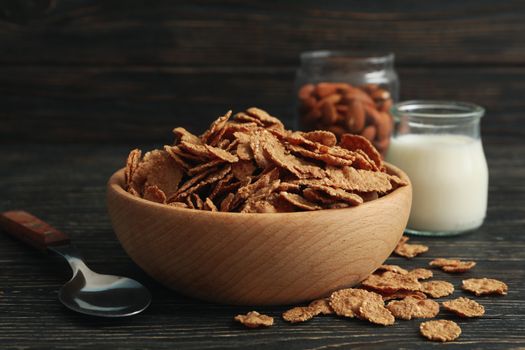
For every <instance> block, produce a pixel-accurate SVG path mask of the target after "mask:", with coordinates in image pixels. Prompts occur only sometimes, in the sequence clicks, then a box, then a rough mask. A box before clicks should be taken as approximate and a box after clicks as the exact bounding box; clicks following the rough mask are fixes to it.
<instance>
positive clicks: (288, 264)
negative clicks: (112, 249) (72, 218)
mask: <svg viewBox="0 0 525 350" xmlns="http://www.w3.org/2000/svg"><path fill="white" fill-rule="evenodd" d="M389 170H391V171H392V173H393V174H395V175H397V176H399V177H401V178H402V179H404V180H405V181H409V180H408V177H407V175H406V174H405V173H403V172H401V171H400V170H399V169H397V168H395V167H389ZM123 184H124V170H123V169H121V170H120V171H118V172H116V173H115V174H114V175H113V176H112V177H111V179H110V180H109V182H108V190H107V191H108V201H107V205H108V211H109V216H110V219H111V222H112V225H113V228H114V230H115V233H116V235H117V237H118V239H119V241H120V242H121V244H122V246H123V247H124V250H125V251H126V252H127V253H128V255H129V256H130V257H131V258H132V259H133V261H135V262H136V263H137V264H138V265H139V266H140V267H141V268H142V269H143V270H144V271H146V272H147V273H148V274H149V275H150V276H152V277H153V278H155V279H156V280H157V281H159V282H161V283H163V284H164V285H166V286H168V287H170V288H173V289H174V290H176V291H179V292H181V293H183V294H185V295H188V296H190V297H195V298H199V299H204V300H208V301H213V302H221V303H225V304H234V305H254V306H257V305H283V304H292V303H301V302H307V301H311V300H314V299H319V298H322V297H326V296H328V295H330V293H331V292H333V291H334V290H337V289H341V288H343V287H351V286H354V285H355V284H357V283H358V282H360V281H361V280H363V279H364V278H365V277H366V276H368V275H369V274H370V273H372V272H373V271H374V270H376V269H377V268H378V267H379V265H381V264H382V263H383V262H384V261H385V260H386V258H387V257H388V256H389V255H390V253H391V252H392V251H393V250H394V248H395V246H396V244H397V242H398V241H399V239H400V238H401V235H402V234H403V230H404V228H405V226H406V223H407V221H408V215H409V214H410V204H411V202H412V186H411V185H410V184H409V185H408V186H403V187H400V188H398V189H396V190H395V191H393V192H391V193H389V194H388V195H386V196H384V197H382V198H380V199H377V200H374V201H370V202H367V203H364V204H361V205H358V206H355V207H351V208H345V209H339V210H318V211H312V212H297V213H273V214H260V213H256V214H253V213H250V214H239V213H222V212H208V211H202V210H190V209H182V208H175V207H170V206H167V205H162V204H158V203H154V202H150V201H147V200H144V199H141V198H137V197H134V196H132V195H131V194H129V193H127V192H126V191H125V190H124V189H123V188H122V186H123ZM379 215H380V216H381V217H382V218H383V220H380V221H377V220H375V218H376V217H378V216H379Z"/></svg>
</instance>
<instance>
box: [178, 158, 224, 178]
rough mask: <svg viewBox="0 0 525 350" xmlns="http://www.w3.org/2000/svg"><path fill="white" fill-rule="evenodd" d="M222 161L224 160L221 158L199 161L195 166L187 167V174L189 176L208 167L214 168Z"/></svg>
mask: <svg viewBox="0 0 525 350" xmlns="http://www.w3.org/2000/svg"><path fill="white" fill-rule="evenodd" d="M222 163H224V160H222V159H215V160H212V161H206V162H204V163H201V164H199V165H197V166H194V167H193V168H191V169H189V170H188V171H187V173H188V175H190V176H193V175H195V174H199V173H202V172H203V171H205V170H207V169H210V168H214V167H216V166H218V165H221V164H222Z"/></svg>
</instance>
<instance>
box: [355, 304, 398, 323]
mask: <svg viewBox="0 0 525 350" xmlns="http://www.w3.org/2000/svg"><path fill="white" fill-rule="evenodd" d="M359 317H360V318H362V319H365V320H368V321H370V322H372V323H375V324H380V325H383V326H390V325H393V324H394V322H395V318H394V316H393V315H392V313H391V312H390V311H389V310H388V309H387V308H385V306H384V304H383V301H381V302H380V303H379V302H376V301H371V300H365V301H363V303H362V304H361V306H360V307H359Z"/></svg>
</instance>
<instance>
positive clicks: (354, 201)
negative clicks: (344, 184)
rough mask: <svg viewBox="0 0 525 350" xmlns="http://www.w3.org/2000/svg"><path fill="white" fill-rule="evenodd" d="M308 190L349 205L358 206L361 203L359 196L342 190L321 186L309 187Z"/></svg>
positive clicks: (361, 199)
mask: <svg viewBox="0 0 525 350" xmlns="http://www.w3.org/2000/svg"><path fill="white" fill-rule="evenodd" d="M310 188H311V189H313V190H316V191H321V192H323V193H325V194H326V195H328V196H329V197H331V198H333V199H335V200H337V201H342V202H346V203H349V204H351V205H358V204H361V203H363V198H361V197H360V196H359V195H357V194H355V193H350V192H346V191H345V190H342V189H340V188H333V187H330V186H323V185H312V186H310Z"/></svg>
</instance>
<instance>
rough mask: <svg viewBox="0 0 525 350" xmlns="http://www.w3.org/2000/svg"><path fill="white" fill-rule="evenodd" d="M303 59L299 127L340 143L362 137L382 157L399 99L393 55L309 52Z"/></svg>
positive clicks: (299, 81)
mask: <svg viewBox="0 0 525 350" xmlns="http://www.w3.org/2000/svg"><path fill="white" fill-rule="evenodd" d="M300 57H301V67H300V68H299V70H298V71H297V77H296V91H297V118H296V121H297V124H296V127H297V128H299V129H301V130H305V131H309V130H328V131H331V132H333V133H334V134H335V135H337V136H338V137H340V136H341V135H342V134H345V133H352V134H360V135H362V136H364V137H366V138H367V139H369V140H370V141H371V142H372V143H373V144H374V146H375V147H376V148H377V149H378V150H379V152H381V154H382V155H384V154H385V153H386V150H387V149H388V146H389V144H390V135H391V133H392V126H393V122H392V117H391V115H390V107H391V106H392V104H393V103H394V102H396V101H397V98H398V94H399V79H398V76H397V74H396V72H395V70H394V54H387V55H384V56H359V55H355V54H352V53H350V52H341V51H311V52H304V53H302V54H301V56H300Z"/></svg>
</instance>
